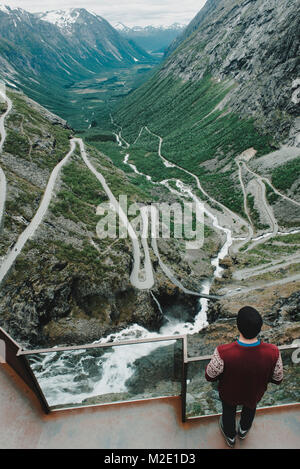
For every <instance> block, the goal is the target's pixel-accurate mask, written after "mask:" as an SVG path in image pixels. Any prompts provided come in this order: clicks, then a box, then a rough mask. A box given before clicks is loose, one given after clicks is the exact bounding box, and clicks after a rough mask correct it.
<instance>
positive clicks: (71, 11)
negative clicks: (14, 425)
mask: <svg viewBox="0 0 300 469" xmlns="http://www.w3.org/2000/svg"><path fill="white" fill-rule="evenodd" d="M37 16H38V18H39V19H40V20H42V21H47V22H48V23H52V24H55V26H57V27H58V28H60V29H63V30H65V31H68V30H70V29H71V28H72V25H73V24H75V23H76V22H77V21H78V19H80V18H91V17H96V18H97V20H98V21H102V18H101V16H99V15H97V14H96V13H93V12H91V11H87V10H86V9H85V8H68V9H65V10H51V11H47V12H44V13H37Z"/></svg>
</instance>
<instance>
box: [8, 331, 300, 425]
mask: <svg viewBox="0 0 300 469" xmlns="http://www.w3.org/2000/svg"><path fill="white" fill-rule="evenodd" d="M0 341H3V342H4V343H5V347H6V350H5V352H6V353H5V355H6V357H5V358H6V362H7V363H8V364H9V365H10V366H11V367H12V368H13V369H14V370H15V372H16V373H17V374H18V375H19V376H20V377H21V378H22V379H23V381H24V382H25V383H26V384H27V385H28V386H29V387H30V388H31V389H32V391H33V392H34V393H35V394H36V395H37V397H38V399H39V401H40V403H41V405H42V408H43V410H44V411H45V412H47V413H49V412H53V411H59V410H66V409H74V408H83V407H91V406H93V407H94V406H103V405H107V404H117V403H118V404H120V403H125V402H138V401H141V400H143V401H144V400H150V399H151V400H152V399H162V398H166V397H178V396H180V397H181V402H182V420H183V421H184V422H185V421H188V420H191V419H195V418H202V417H207V416H212V415H219V414H220V413H221V403H220V400H219V398H218V391H217V384H215V383H209V382H207V381H206V380H205V367H206V365H207V364H208V363H209V360H210V359H211V356H210V355H206V356H199V357H189V356H188V347H187V336H186V335H175V336H171V337H170V336H169V337H155V338H148V339H138V340H127V341H120V342H109V343H95V344H87V345H82V346H71V347H55V348H48V349H38V350H24V349H22V348H21V347H20V345H19V344H17V343H16V342H15V341H14V340H13V339H12V338H11V337H10V336H9V335H8V334H7V333H6V332H5V331H4V330H3V329H1V328H0ZM279 349H280V351H281V355H282V359H283V364H284V381H283V383H282V384H281V385H280V386H279V387H278V386H275V385H272V384H270V385H269V387H268V391H267V392H266V394H265V395H264V397H263V399H262V401H261V402H260V408H265V407H277V406H280V405H285V406H286V405H290V404H298V403H299V402H300V399H299V398H300V396H299V392H300V391H299V390H300V367H299V366H298V364H299V360H294V358H295V353H296V351H297V350H299V345H288V346H281V347H279ZM293 357H294V358H293Z"/></svg>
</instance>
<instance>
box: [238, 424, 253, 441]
mask: <svg viewBox="0 0 300 469" xmlns="http://www.w3.org/2000/svg"><path fill="white" fill-rule="evenodd" d="M249 430H250V428H249V429H248V430H242V428H241V424H240V423H239V428H238V437H239V438H240V439H241V440H244V439H245V438H246V436H247V435H248V432H249Z"/></svg>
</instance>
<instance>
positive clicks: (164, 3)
mask: <svg viewBox="0 0 300 469" xmlns="http://www.w3.org/2000/svg"><path fill="white" fill-rule="evenodd" d="M205 1H206V0H46V1H45V2H41V1H40V0H0V3H1V4H4V5H8V6H10V7H21V8H23V9H24V10H28V11H31V12H35V11H47V10H61V9H67V8H79V7H81V8H86V9H87V10H91V11H94V12H95V13H98V14H99V15H101V16H103V17H104V18H105V19H107V20H108V21H109V22H111V23H117V22H121V23H124V24H126V25H128V26H135V25H138V26H146V25H148V24H153V25H160V24H162V25H170V24H172V23H176V22H178V23H184V24H187V23H189V22H190V21H191V19H192V18H193V17H194V16H195V15H196V13H198V11H199V10H200V9H201V8H202V6H203V5H204V4H205Z"/></svg>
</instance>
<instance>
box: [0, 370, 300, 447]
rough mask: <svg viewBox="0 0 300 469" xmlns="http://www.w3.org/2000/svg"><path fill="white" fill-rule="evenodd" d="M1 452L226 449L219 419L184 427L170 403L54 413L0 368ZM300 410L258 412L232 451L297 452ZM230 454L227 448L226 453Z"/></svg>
mask: <svg viewBox="0 0 300 469" xmlns="http://www.w3.org/2000/svg"><path fill="white" fill-rule="evenodd" d="M0 422H1V423H0V448H1V449H7V448H9V449H46V448H47V449H48V448H49V449H54V448H55V449H56V448H57V449H65V448H67V449H94V448H97V449H106V450H113V449H183V450H184V449H190V450H192V449H195V450H196V449H227V448H228V447H227V446H226V445H225V443H224V439H223V437H222V435H221V433H220V430H219V428H218V417H217V416H214V417H204V418H201V419H197V420H194V421H189V422H185V423H182V421H181V399H180V397H172V398H166V399H157V400H151V401H144V402H139V403H136V402H135V403H127V404H117V405H108V406H103V407H93V408H85V409H76V410H68V411H61V412H54V413H51V414H48V415H45V414H44V413H43V412H42V410H41V406H40V403H39V400H38V398H37V397H36V395H35V394H34V393H33V392H32V391H31V390H30V388H29V387H28V386H27V385H26V384H24V382H23V381H22V380H21V379H20V378H19V377H18V375H17V374H16V373H15V372H14V371H13V370H12V369H11V368H10V367H9V366H8V365H1V367H0ZM299 435H300V405H292V406H281V407H277V408H270V409H268V410H259V411H258V413H257V416H256V419H255V421H254V424H253V428H252V429H251V432H250V433H249V435H248V436H247V438H246V439H245V440H244V441H240V440H237V442H236V449H260V448H264V449H269V448H270V449H273V448H276V449H277V448H278V449H281V448H282V449H295V448H297V449H299V448H300V437H299ZM228 449H229V450H230V448H228Z"/></svg>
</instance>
